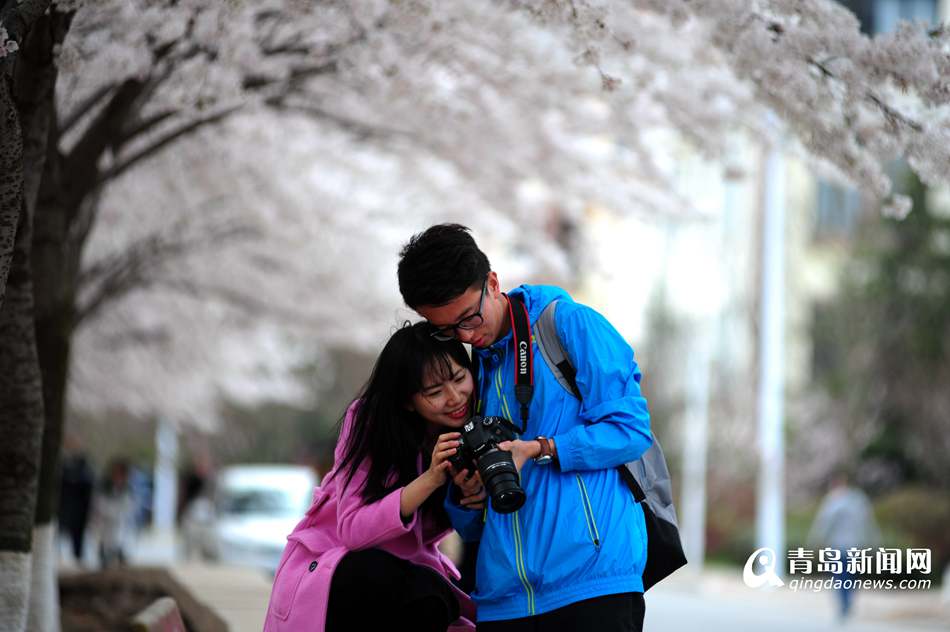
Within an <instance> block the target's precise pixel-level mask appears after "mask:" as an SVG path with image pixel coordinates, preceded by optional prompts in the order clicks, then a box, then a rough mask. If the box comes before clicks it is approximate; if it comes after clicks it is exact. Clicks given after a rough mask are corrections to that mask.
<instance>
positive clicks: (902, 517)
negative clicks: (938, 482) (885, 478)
mask: <svg viewBox="0 0 950 632" xmlns="http://www.w3.org/2000/svg"><path fill="white" fill-rule="evenodd" d="M874 513H875V516H876V517H877V520H878V523H879V525H880V527H881V532H882V533H883V535H884V538H885V542H886V545H887V546H891V547H899V548H903V547H916V548H928V549H931V550H932V551H933V557H932V558H931V559H932V562H933V566H932V568H931V570H932V572H933V579H934V580H935V582H939V581H940V577H941V575H942V572H943V569H944V568H945V567H946V566H947V564H950V496H947V494H946V493H945V492H943V491H939V490H935V489H925V488H920V487H905V488H902V489H900V490H898V491H896V492H894V493H892V494H888V495H887V496H885V497H883V498H881V499H880V500H878V501H877V502H875V503H874Z"/></svg>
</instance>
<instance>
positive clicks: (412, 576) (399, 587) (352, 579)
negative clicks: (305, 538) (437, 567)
mask: <svg viewBox="0 0 950 632" xmlns="http://www.w3.org/2000/svg"><path fill="white" fill-rule="evenodd" d="M458 617H459V603H458V599H456V597H455V593H453V592H452V588H451V587H450V585H449V583H448V582H447V581H446V580H445V578H443V577H442V575H440V574H439V573H437V572H436V571H434V570H432V569H431V568H427V567H425V566H419V565H418V564H413V563H412V562H409V561H406V560H404V559H402V558H399V557H396V556H395V555H392V554H390V553H386V552H385V551H381V550H379V549H366V550H363V551H353V552H351V553H347V554H346V556H344V557H343V559H342V560H340V563H339V565H338V566H337V567H336V570H335V571H334V573H333V581H332V582H331V584H330V603H329V604H328V605H327V622H326V631H327V632H351V631H352V630H371V629H378V630H400V631H402V630H406V631H407V632H408V631H409V630H412V631H413V632H415V631H418V632H445V629H446V628H447V627H448V626H449V624H450V623H452V622H453V621H455V620H456V619H458Z"/></svg>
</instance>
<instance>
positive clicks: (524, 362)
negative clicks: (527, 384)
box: [518, 340, 528, 373]
mask: <svg viewBox="0 0 950 632" xmlns="http://www.w3.org/2000/svg"><path fill="white" fill-rule="evenodd" d="M518 363H519V365H520V366H521V372H522V373H527V372H528V341H527V340H522V341H521V342H519V343H518Z"/></svg>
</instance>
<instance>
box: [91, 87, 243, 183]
mask: <svg viewBox="0 0 950 632" xmlns="http://www.w3.org/2000/svg"><path fill="white" fill-rule="evenodd" d="M241 107H242V105H232V106H228V107H227V108H224V109H223V110H220V111H218V112H215V113H214V114H212V115H209V116H206V117H204V118H200V119H196V120H194V121H190V122H188V123H185V124H184V125H181V126H180V127H178V128H177V129H174V130H172V131H171V132H168V133H167V134H165V135H164V136H162V137H161V138H159V139H158V140H156V141H154V142H152V143H151V144H149V145H148V146H146V147H143V148H142V149H140V150H138V151H136V152H134V153H133V154H132V155H131V156H128V157H126V158H125V159H124V160H122V161H121V162H119V163H118V164H115V165H113V166H112V167H111V168H110V169H108V170H107V171H105V172H104V173H102V174H100V176H99V178H98V179H97V180H96V186H101V185H102V184H105V183H106V182H109V181H110V180H114V179H115V178H118V177H119V176H120V175H122V174H123V173H125V172H126V171H128V170H129V169H130V168H132V167H134V166H135V165H136V164H138V163H139V162H141V161H142V160H145V159H146V158H148V157H150V156H153V155H154V154H156V153H157V152H159V151H161V150H162V149H164V148H165V147H167V146H168V145H170V144H171V143H173V142H175V141H176V140H178V139H179V138H181V137H182V136H186V135H187V134H190V133H191V132H193V131H195V130H197V129H199V128H201V127H204V126H205V125H210V124H212V123H217V122H218V121H221V120H223V119H225V118H227V117H228V116H230V115H231V114H233V113H234V112H236V111H237V110H239V109H240V108H241Z"/></svg>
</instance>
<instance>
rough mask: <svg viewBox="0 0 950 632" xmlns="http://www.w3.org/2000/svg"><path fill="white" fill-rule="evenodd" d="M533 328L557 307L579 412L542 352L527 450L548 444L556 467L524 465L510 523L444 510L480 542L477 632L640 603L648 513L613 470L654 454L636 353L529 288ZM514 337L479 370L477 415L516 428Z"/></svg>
mask: <svg viewBox="0 0 950 632" xmlns="http://www.w3.org/2000/svg"><path fill="white" fill-rule="evenodd" d="M510 295H511V296H517V295H520V296H521V297H522V298H523V300H524V302H525V305H526V306H527V308H528V315H529V318H530V320H531V323H532V325H533V324H534V323H535V322H536V321H537V319H538V317H539V316H540V314H541V311H542V310H543V309H544V307H545V306H547V304H548V303H550V302H551V301H552V300H554V299H559V302H558V307H557V312H556V324H557V330H558V334H559V336H560V338H561V340H562V341H563V343H564V347H565V349H566V351H567V353H568V355H569V357H570V360H571V364H572V365H573V366H574V367H575V369H576V370H577V386H578V388H579V389H580V391H581V394H582V395H583V402H580V401H578V400H577V399H576V398H574V397H573V396H572V395H571V394H569V393H568V392H567V391H566V390H565V389H564V388H563V387H562V386H561V385H560V384H558V382H557V380H556V379H555V378H554V375H553V374H552V373H551V371H550V370H549V369H548V366H547V364H545V362H544V358H543V357H542V356H541V353H540V352H539V351H538V348H537V345H532V351H533V358H534V397H533V399H532V401H531V408H530V412H529V415H528V427H527V429H526V432H525V433H524V435H523V438H525V439H530V438H533V437H536V436H537V435H544V436H546V437H553V438H554V442H555V445H556V446H557V451H558V458H559V460H560V465H559V466H557V465H536V464H535V463H534V462H532V461H528V462H527V463H525V465H524V467H523V468H522V470H521V485H522V487H523V488H524V490H525V492H526V494H527V501H526V502H525V504H524V506H523V507H522V508H521V509H520V510H518V511H516V512H515V513H512V514H499V513H496V512H494V511H493V510H491V508H488V509H486V510H477V511H476V510H470V509H466V508H463V507H460V506H459V505H457V504H456V503H455V499H454V495H453V494H449V495H448V497H447V499H446V509H447V511H448V513H449V517H450V518H451V520H452V524H453V526H454V527H455V528H456V530H457V531H458V532H459V533H460V534H461V536H462V538H463V539H465V540H468V541H472V540H480V541H481V543H480V547H479V552H478V563H477V569H476V587H475V592H474V593H473V594H472V598H473V599H474V600H475V602H476V604H477V606H478V620H479V621H496V620H502V619H515V618H520V617H527V616H533V615H536V614H541V613H543V612H548V611H551V610H554V609H556V608H560V607H563V606H566V605H568V604H571V603H574V602H577V601H581V600H584V599H590V598H592V597H599V596H603V595H610V594H617V593H623V592H643V580H642V574H643V567H644V565H645V563H646V551H647V543H646V538H647V536H646V526H645V524H644V519H643V511H642V509H641V508H640V506H639V505H638V504H637V503H636V502H634V500H633V496H632V494H631V493H630V490H629V488H627V486H626V485H625V484H624V482H623V481H622V480H621V479H620V475H619V473H618V472H617V470H616V469H615V468H616V467H617V466H618V465H621V464H623V463H626V462H627V461H632V460H635V459H637V458H639V457H640V455H642V454H643V453H644V452H645V451H646V450H647V448H649V447H650V445H651V443H652V442H653V438H652V435H651V434H650V416H649V412H648V411H647V403H646V400H645V399H644V398H643V396H642V395H641V394H640V371H639V369H638V368H637V363H636V362H635V361H634V359H633V350H632V349H631V348H630V346H629V345H628V344H627V343H626V341H624V339H623V338H622V337H621V336H620V334H619V333H617V331H616V330H615V329H614V328H613V326H611V325H610V323H608V322H607V320H606V319H605V318H604V317H603V316H601V315H600V314H598V313H597V312H596V311H594V310H593V309H591V308H589V307H586V306H584V305H580V304H578V303H575V302H574V301H573V300H571V298H570V296H568V294H567V293H566V292H565V291H564V290H562V289H560V288H556V287H551V286H529V285H522V286H521V287H518V288H516V289H514V290H512V291H511V293H510ZM511 340H512V336H511V333H510V332H509V333H508V335H506V336H505V337H504V338H502V339H501V340H499V341H497V342H496V343H495V344H493V345H492V346H491V347H489V348H488V349H476V350H475V353H474V357H473V361H475V362H479V363H481V372H480V384H478V385H477V386H478V389H479V397H480V412H481V414H483V415H499V416H503V417H507V418H508V419H511V420H512V421H514V422H515V424H516V425H520V421H521V420H520V415H519V407H518V402H517V400H516V399H515V395H514V365H513V363H514V357H515V354H514V351H513V348H512V347H513V345H512V342H511Z"/></svg>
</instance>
